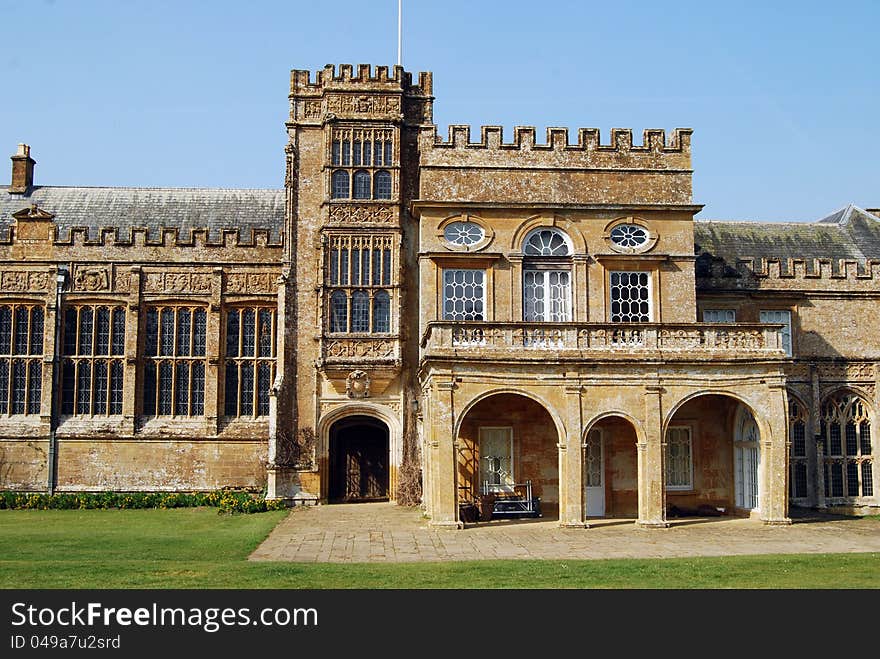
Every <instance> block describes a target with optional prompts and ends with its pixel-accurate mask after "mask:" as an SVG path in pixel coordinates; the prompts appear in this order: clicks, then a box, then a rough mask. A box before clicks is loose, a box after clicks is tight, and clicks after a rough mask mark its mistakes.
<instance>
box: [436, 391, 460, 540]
mask: <svg viewBox="0 0 880 659" xmlns="http://www.w3.org/2000/svg"><path fill="white" fill-rule="evenodd" d="M455 388H456V386H455V381H454V380H452V379H449V380H446V381H443V382H438V383H436V384H435V386H434V392H435V396H434V401H433V406H434V407H433V413H432V417H433V418H432V423H431V429H430V434H429V437H428V451H430V453H431V460H430V463H431V470H432V474H431V486H432V489H433V491H432V493H431V499H432V502H431V523H430V525H431V526H433V527H439V528H450V529H460V528H463V524H462V523H461V521H460V520H459V517H458V487H457V481H458V478H457V473H456V472H457V470H458V463H457V460H458V458H457V451H458V447H457V442H458V438H457V437H456V436H455ZM429 404H431V403H429Z"/></svg>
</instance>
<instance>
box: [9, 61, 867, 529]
mask: <svg viewBox="0 0 880 659" xmlns="http://www.w3.org/2000/svg"><path fill="white" fill-rule="evenodd" d="M289 100H290V117H289V120H288V122H287V124H286V128H287V132H288V138H289V139H288V144H287V147H286V149H285V154H286V176H285V186H284V189H282V190H216V189H170V188H169V189H157V188H75V187H51V186H40V185H39V184H38V183H39V180H38V178H37V179H36V180H35V175H34V165H35V162H34V160H33V159H32V157H31V154H30V148H29V147H28V146H26V145H20V146H19V149H18V152H17V153H16V154H15V155H14V156H12V181H11V185H9V186H7V187H5V188H4V189H3V191H2V193H0V194H2V196H0V486H2V487H3V488H6V489H16V490H34V491H46V490H49V491H91V490H107V489H111V490H122V491H133V490H138V491H142V490H207V489H215V488H219V487H229V486H232V487H241V488H253V489H262V488H265V489H266V490H267V493H268V495H269V496H270V497H275V498H283V499H287V500H290V501H292V502H303V503H328V502H330V503H332V502H335V501H362V500H377V499H378V500H381V499H391V500H394V499H396V498H398V496H400V497H401V498H407V499H408V498H409V497H410V496H411V494H412V492H413V491H414V490H415V491H418V492H420V494H421V501H422V504H423V505H424V507H425V510H426V512H427V514H428V515H429V516H430V519H431V523H432V524H434V525H437V526H450V527H458V526H460V525H461V522H462V516H463V511H464V510H465V509H466V506H467V504H469V503H471V502H474V501H478V500H480V499H481V497H484V496H486V495H491V496H493V497H496V498H499V497H500V498H502V499H504V498H505V497H507V498H510V497H511V496H512V495H514V494H516V493H521V491H522V488H523V487H524V486H526V487H528V489H529V491H530V493H531V497H532V498H534V499H539V500H540V505H541V509H542V511H543V512H544V514H545V515H553V516H555V515H557V514H558V519H559V523H560V524H561V525H564V526H581V527H582V526H587V525H588V523H589V519H590V518H594V517H602V516H614V517H629V518H634V519H636V520H637V523H638V524H640V525H643V526H648V527H651V526H665V525H666V523H667V522H666V520H667V517H668V516H669V515H670V514H673V513H674V512H675V511H695V510H696V511H699V510H703V511H706V510H713V511H717V510H723V512H724V513H725V514H740V515H754V516H757V517H759V518H760V519H762V520H764V521H765V522H767V523H772V524H783V523H788V521H789V510H790V505H792V504H796V505H802V506H810V507H843V508H847V509H864V508H867V507H872V506H874V507H876V506H877V505H878V498H877V496H876V495H875V492H877V491H878V488H880V483H878V476H877V470H875V469H873V448H872V446H873V444H872V439H871V428H872V426H873V427H876V424H877V421H878V419H877V413H878V412H877V411H878V409H880V398H878V396H880V393H878V378H880V368H878V367H877V363H878V362H880V341H878V338H877V334H876V330H875V328H876V327H877V325H878V321H880V317H878V316H880V311H878V309H880V306H878V297H880V219H878V213H880V211H878V210H877V209H873V210H871V209H868V210H862V209H860V208H857V207H855V206H848V207H846V208H844V209H842V210H840V211H838V212H836V213H834V214H832V215H829V216H828V217H825V218H824V219H821V220H818V221H815V222H802V223H790V224H781V223H757V222H733V221H702V220H695V217H694V216H695V215H696V214H697V213H698V212H699V211H700V210H701V208H702V206H700V205H698V204H695V203H694V200H693V198H692V169H691V156H690V152H691V131H690V130H689V129H677V130H675V131H673V132H672V134H670V135H667V134H665V133H664V131H661V130H647V131H645V133H644V135H643V138H642V142H641V144H637V143H634V141H633V136H632V133H631V131H628V130H619V129H615V130H613V131H612V132H611V134H610V140H609V142H608V143H603V141H602V140H601V139H600V135H599V131H598V130H596V129H580V130H578V131H577V132H576V138H574V137H571V134H570V133H569V131H568V130H567V129H564V128H550V129H548V130H547V133H546V138H544V139H539V138H538V136H537V135H536V131H535V129H533V128H529V127H518V128H516V129H515V130H514V133H513V135H512V136H509V137H508V138H507V139H505V138H506V137H507V136H504V135H503V134H502V130H501V128H500V127H495V126H485V127H483V128H482V129H481V130H480V132H479V134H478V135H477V134H473V133H472V132H471V131H470V129H469V128H468V127H466V126H452V127H450V129H449V133H448V136H447V137H445V138H443V137H440V136H439V135H438V131H437V127H436V126H435V125H434V124H433V120H432V104H433V100H434V98H433V95H432V78H431V74H430V73H420V74H419V75H418V77H417V78H416V79H413V77H412V76H411V75H410V74H409V73H407V72H405V71H404V70H403V69H402V68H400V67H393V68H392V69H389V68H388V67H376V68H375V69H373V68H372V67H370V66H364V65H360V66H358V67H356V68H354V67H352V66H349V65H342V66H341V67H339V68H338V69H336V68H334V67H332V66H328V67H326V68H325V69H323V70H322V71H319V72H318V73H317V74H316V75H315V76H312V75H310V73H309V72H308V71H301V70H295V71H292V72H291V80H290V96H289ZM404 493H405V494H406V497H404ZM701 507H702V508H701ZM706 507H708V508H706Z"/></svg>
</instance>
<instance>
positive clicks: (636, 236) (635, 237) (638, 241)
mask: <svg viewBox="0 0 880 659" xmlns="http://www.w3.org/2000/svg"><path fill="white" fill-rule="evenodd" d="M611 242H612V243H614V244H615V245H617V246H618V247H629V248H634V247H642V246H643V245H645V244H646V243H647V242H648V231H647V230H646V229H645V228H644V227H640V226H639V225H638V224H618V225H617V226H616V227H614V228H613V229H612V230H611Z"/></svg>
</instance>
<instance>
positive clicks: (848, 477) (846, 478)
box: [819, 391, 874, 499]
mask: <svg viewBox="0 0 880 659" xmlns="http://www.w3.org/2000/svg"><path fill="white" fill-rule="evenodd" d="M819 437H820V440H821V441H822V444H823V447H824V449H825V465H824V477H825V497H826V498H831V499H841V498H847V497H859V496H862V497H870V496H873V495H874V466H873V463H874V454H873V448H872V446H871V413H870V411H869V410H868V406H867V404H866V403H865V401H864V400H862V398H861V397H859V396H857V395H856V394H853V393H851V392H846V391H843V392H838V393H837V394H834V395H832V396H830V397H829V398H827V399H826V400H825V403H824V404H823V405H822V419H821V420H820V426H819Z"/></svg>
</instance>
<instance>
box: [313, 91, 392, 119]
mask: <svg viewBox="0 0 880 659" xmlns="http://www.w3.org/2000/svg"><path fill="white" fill-rule="evenodd" d="M327 110H328V111H329V112H333V113H334V114H373V115H389V114H400V98H398V97H397V96H384V95H373V94H369V95H368V94H329V95H328V96H327Z"/></svg>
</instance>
